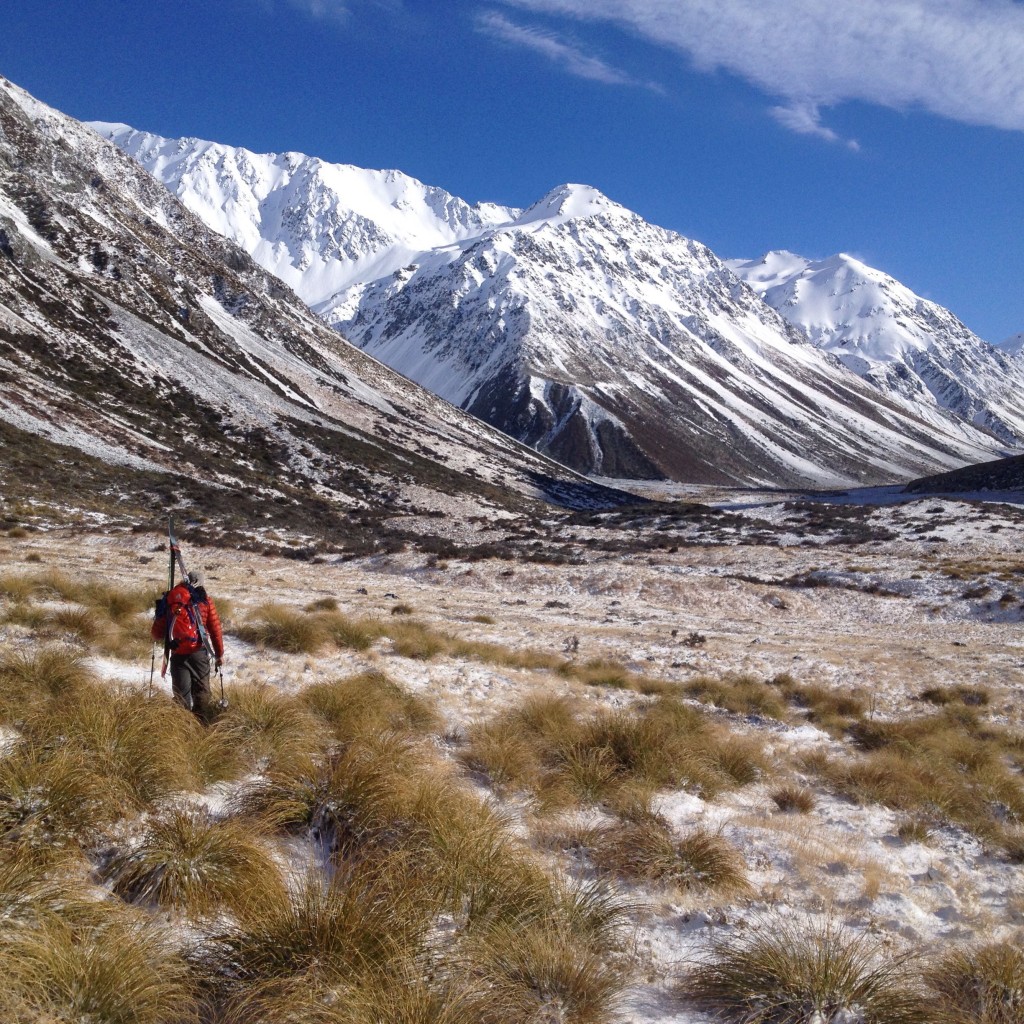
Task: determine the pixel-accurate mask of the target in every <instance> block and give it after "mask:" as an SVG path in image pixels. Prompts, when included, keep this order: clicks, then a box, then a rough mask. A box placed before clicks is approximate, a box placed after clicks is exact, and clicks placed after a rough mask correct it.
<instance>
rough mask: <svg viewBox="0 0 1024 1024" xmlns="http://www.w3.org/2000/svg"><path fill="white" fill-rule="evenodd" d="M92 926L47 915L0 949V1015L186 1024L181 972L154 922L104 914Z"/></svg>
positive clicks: (191, 1014) (186, 994) (190, 1009)
mask: <svg viewBox="0 0 1024 1024" xmlns="http://www.w3.org/2000/svg"><path fill="white" fill-rule="evenodd" d="M93 917H94V918H95V919H94V920H92V921H85V922H78V923H76V922H73V921H69V920H65V919H62V918H59V917H57V916H55V915H47V916H45V917H43V918H42V919H40V920H39V921H38V922H36V923H35V924H34V925H33V926H31V927H29V928H24V929H18V930H16V931H14V932H12V933H11V934H9V935H8V936H7V937H6V938H5V941H4V942H3V943H2V944H0V974H2V975H3V978H4V985H3V991H2V992H0V1012H2V1015H3V1019H4V1020H5V1021H10V1022H12V1024H22V1022H23V1024H29V1022H33V1024H36V1022H42V1021H55V1022H56V1021H87V1020H88V1021H103V1022H105V1024H190V1022H193V1021H196V1020H197V1019H198V1018H197V1016H196V1006H195V1003H194V1001H193V998H192V995H191V993H190V989H189V984H188V974H187V969H186V965H185V963H184V961H183V959H182V957H181V956H180V955H179V953H178V952H177V951H176V950H175V949H174V948H173V947H172V945H171V944H170V942H169V941H168V940H167V938H166V937H165V936H164V935H163V933H161V931H160V929H159V928H158V927H157V926H156V925H155V924H154V922H152V921H150V920H148V919H146V918H143V917H138V916H134V915H129V914H128V913H127V912H122V913H117V912H114V911H113V910H109V909H108V910H105V911H103V912H102V913H97V914H95V915H93Z"/></svg>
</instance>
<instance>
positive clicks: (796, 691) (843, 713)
mask: <svg viewBox="0 0 1024 1024" xmlns="http://www.w3.org/2000/svg"><path fill="white" fill-rule="evenodd" d="M772 685H773V686H775V687H777V688H778V690H779V692H780V693H781V695H782V696H783V697H784V698H785V699H786V700H787V701H788V702H789V703H790V704H791V705H792V706H793V707H794V708H797V709H798V710H800V711H803V712H804V713H805V714H806V715H807V720H808V721H809V722H811V723H812V724H813V725H816V726H818V728H820V729H824V730H825V731H826V732H828V733H830V734H831V735H833V736H836V737H838V736H842V735H843V733H844V732H845V731H846V730H847V729H848V728H849V727H850V726H851V725H852V724H853V723H854V722H856V721H857V720H859V719H860V718H861V717H862V716H863V715H864V713H865V712H866V711H867V704H866V703H865V701H864V699H863V697H862V696H861V695H860V694H859V693H856V692H853V693H851V692H849V691H845V690H835V689H831V688H830V687H827V686H822V685H821V684H820V683H807V684H801V683H798V682H797V681H796V680H795V679H794V678H793V677H792V676H791V675H790V674H789V673H787V672H784V673H782V674H781V675H778V676H776V677H775V678H774V679H773V680H772Z"/></svg>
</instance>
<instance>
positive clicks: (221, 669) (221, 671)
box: [217, 662, 228, 708]
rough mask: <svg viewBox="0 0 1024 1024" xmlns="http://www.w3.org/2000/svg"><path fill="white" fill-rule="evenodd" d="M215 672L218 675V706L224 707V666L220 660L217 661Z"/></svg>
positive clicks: (225, 702)
mask: <svg viewBox="0 0 1024 1024" xmlns="http://www.w3.org/2000/svg"><path fill="white" fill-rule="evenodd" d="M217 674H218V675H219V676H220V706H221V707H222V708H226V707H227V706H228V702H227V700H225V698H224V666H223V665H221V664H220V662H218V663H217Z"/></svg>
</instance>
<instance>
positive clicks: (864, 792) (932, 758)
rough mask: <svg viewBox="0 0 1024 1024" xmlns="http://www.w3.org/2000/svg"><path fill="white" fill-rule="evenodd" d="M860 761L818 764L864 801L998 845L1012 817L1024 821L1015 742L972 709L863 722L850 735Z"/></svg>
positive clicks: (951, 708) (831, 780)
mask: <svg viewBox="0 0 1024 1024" xmlns="http://www.w3.org/2000/svg"><path fill="white" fill-rule="evenodd" d="M850 733H851V737H852V739H853V741H854V743H855V744H856V745H857V747H859V748H860V750H862V751H863V753H862V754H861V755H860V756H854V757H851V758H848V759H844V760H832V761H830V760H827V759H826V760H823V761H821V762H820V763H817V764H816V765H815V767H816V769H817V771H818V772H819V774H820V775H821V776H822V777H823V778H824V779H825V780H826V781H827V782H828V783H830V784H831V785H832V786H833V787H834V788H835V789H837V790H838V791H839V792H841V793H843V794H844V795H846V796H849V797H851V798H852V799H855V800H857V801H859V802H861V803H872V802H875V803H882V804H885V805H887V806H889V807H892V808H894V809H896V810H901V811H905V812H907V813H908V814H910V815H921V814H923V815H926V816H928V817H930V818H933V819H935V818H939V819H945V820H947V821H951V822H954V823H956V824H958V825H962V826H963V827H965V828H967V829H969V830H971V831H973V832H975V833H976V834H977V835H978V836H980V837H981V838H983V839H987V840H990V841H992V842H993V843H994V844H995V845H1000V844H1002V843H1003V842H1004V840H1006V839H1008V838H1009V833H1008V832H1007V830H1006V828H1005V827H1004V825H1003V819H1005V818H1006V817H1007V816H1009V817H1010V819H1011V820H1014V821H1019V820H1021V819H1022V818H1024V786H1022V784H1021V780H1020V777H1019V774H1018V773H1017V771H1016V770H1014V768H1013V767H1012V764H1011V758H1012V751H1013V750H1015V744H1016V741H1015V739H1014V737H1012V736H1009V735H1008V734H1006V733H1004V732H1003V731H1001V730H999V729H996V728H993V727H990V726H987V725H986V724H985V723H984V722H983V721H982V720H981V719H980V718H979V716H978V714H977V712H976V711H975V710H974V709H973V708H969V707H963V706H960V705H951V706H948V707H946V708H944V709H943V710H942V711H941V712H939V713H938V714H934V715H925V716H918V717H913V718H906V719H900V720H897V721H869V720H865V719H861V720H860V721H859V722H858V723H856V725H855V726H853V727H852V728H851V730H850Z"/></svg>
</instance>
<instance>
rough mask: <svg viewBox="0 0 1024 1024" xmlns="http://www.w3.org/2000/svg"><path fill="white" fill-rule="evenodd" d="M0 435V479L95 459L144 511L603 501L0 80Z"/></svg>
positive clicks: (314, 510)
mask: <svg viewBox="0 0 1024 1024" xmlns="http://www.w3.org/2000/svg"><path fill="white" fill-rule="evenodd" d="M0 436H2V441H3V443H2V444H0V480H6V481H7V484H5V486H4V488H3V489H2V490H5V491H6V490H8V486H13V474H14V471H13V470H12V468H11V465H12V464H11V463H9V461H8V460H9V459H13V458H14V457H15V455H16V454H17V453H18V452H21V453H23V454H25V453H27V455H26V456H25V457H26V458H28V459H29V460H30V461H31V460H32V459H34V460H35V461H34V462H32V465H33V466H34V467H35V468H34V469H33V472H34V473H35V474H36V477H37V478H38V481H43V480H45V481H46V484H47V487H48V488H49V491H48V492H47V493H48V494H50V495H51V497H52V496H53V495H57V496H60V494H61V493H62V489H67V490H71V489H74V488H75V487H76V483H75V481H76V480H78V479H79V478H80V477H81V473H82V467H83V465H85V462H83V461H82V460H83V459H85V460H86V461H87V460H88V457H94V460H93V462H90V463H89V465H90V466H92V467H93V469H94V470H95V467H96V465H98V463H96V462H95V457H98V459H99V460H100V463H102V464H103V465H106V466H111V465H113V466H120V467H123V468H124V470H125V471H124V472H123V473H122V476H121V477H120V478H119V479H118V482H117V485H116V487H117V489H118V490H123V492H124V493H125V494H127V493H128V491H129V490H130V489H134V491H135V493H136V494H137V495H138V494H143V495H147V494H148V495H149V498H148V499H145V500H148V501H151V502H155V504H156V507H157V508H166V507H167V503H170V504H172V505H173V504H175V503H176V502H178V501H181V500H183V499H184V497H185V496H186V495H192V496H195V495H198V494H199V493H200V491H201V492H202V495H203V497H202V500H203V502H207V503H214V504H216V505H217V507H218V508H223V509H224V510H226V511H225V514H228V513H229V512H231V511H233V510H235V509H237V508H238V507H240V506H241V505H243V504H245V503H246V502H249V503H250V504H251V503H252V502H253V501H255V500H256V499H257V498H258V499H259V502H262V505H261V507H262V508H264V509H267V510H268V511H267V512H266V514H267V515H272V516H277V515H278V513H279V512H281V513H284V512H288V510H291V512H290V513H289V514H290V515H291V516H292V518H293V519H296V520H299V519H301V520H302V521H303V522H305V523H306V526H307V528H311V529H312V528H315V529H316V530H325V529H327V528H328V521H329V520H331V519H332V517H335V518H336V516H337V515H338V514H339V512H345V511H349V512H352V513H353V514H361V510H377V512H378V513H381V514H386V515H388V516H401V515H402V514H403V513H412V514H417V513H419V512H429V513H432V514H437V513H448V514H451V513H452V512H453V510H454V509H456V508H458V507H462V508H463V509H464V510H465V509H466V508H472V509H473V510H474V511H475V512H477V513H479V512H480V511H481V510H482V509H483V510H490V511H492V512H493V511H495V510H502V511H500V512H499V514H503V513H504V511H507V510H508V509H509V508H511V507H513V506H515V507H520V508H524V507H525V508H537V509H539V508H541V507H542V506H541V505H540V504H539V503H537V502H536V501H535V499H540V498H551V497H557V498H561V499H564V500H566V501H567V502H570V503H573V504H576V503H579V502H582V503H584V504H586V503H589V502H591V501H607V500H608V497H609V496H608V495H607V494H597V493H596V490H595V488H594V487H593V486H592V485H590V484H589V483H588V482H585V481H582V480H581V479H580V478H579V477H576V476H575V475H574V474H571V473H569V472H568V471H566V470H565V469H564V468H563V467H561V466H559V465H557V464H556V463H554V462H552V461H551V460H549V459H545V458H543V457H541V456H539V455H538V454H537V453H536V452H534V451H532V450H530V449H529V448H526V447H524V446H523V445H521V444H518V443H517V442H515V441H513V440H511V439H510V438H508V437H507V436H506V435H504V434H503V433H501V432H499V431H497V430H495V429H493V428H491V427H489V426H487V425H486V424H484V423H481V422H480V421H478V420H476V419H474V418H473V417H471V416H469V415H467V414H466V413H464V412H462V411H460V410H458V409H456V408H454V407H452V406H451V405H449V404H447V403H445V402H443V401H442V400H440V399H438V398H437V397H436V396H434V395H432V394H430V393H429V392H427V391H425V390H424V389H422V388H421V387H419V386H418V385H416V384H414V383H413V382H411V381H409V380H407V379H405V378H403V377H401V376H400V375H399V374H396V373H395V372H394V371H392V370H391V369H389V368H388V367H386V366H384V365H383V364H381V363H380V362H378V361H376V360H374V359H372V358H370V357H369V356H367V355H365V354H364V353H363V352H361V351H359V350H358V349H357V348H355V347H353V346H352V345H350V344H348V342H346V341H344V340H343V339H342V338H341V337H339V335H338V334H337V332H335V331H332V330H331V329H330V328H328V327H327V326H326V325H325V324H324V323H323V322H322V321H321V320H320V319H319V318H317V317H316V316H314V315H313V314H312V313H311V312H310V311H309V310H308V309H307V308H306V307H305V306H304V305H303V304H302V303H301V302H300V301H299V300H298V298H297V297H296V296H295V295H294V294H293V293H292V292H291V291H290V290H289V289H288V288H286V287H285V286H283V285H282V284H281V282H280V281H279V280H278V279H277V278H276V277H273V276H272V275H270V274H268V273H267V272H266V271H264V270H263V269H261V268H260V267H258V266H257V265H256V264H255V263H254V262H253V261H252V260H251V259H250V258H249V257H248V256H247V255H246V254H245V252H243V251H242V250H241V249H240V248H238V247H237V246H235V245H234V244H233V243H231V242H230V241H228V240H226V239H225V238H223V237H221V236H220V235H219V234H217V233H215V232H213V231H211V230H210V229H209V228H208V227H206V225H205V224H203V223H202V221H201V220H200V219H199V218H197V217H195V216H194V215H192V214H191V213H189V211H187V210H186V209H185V208H184V207H183V206H182V205H181V204H180V203H179V202H178V200H177V199H175V198H174V197H173V196H172V195H171V194H170V193H169V192H168V191H167V189H165V188H164V187H163V186H162V185H160V184H158V183H157V182H156V181H154V180H153V178H152V177H150V176H149V175H148V174H146V173H145V172H144V171H143V170H142V169H141V168H140V167H139V166H138V165H137V164H136V163H135V162H134V161H132V160H130V159H129V158H128V157H126V156H125V155H124V154H123V153H121V152H120V151H119V150H118V149H117V148H116V147H115V146H113V145H111V144H110V143H109V142H107V141H105V140H103V139H101V138H99V137H98V136H97V135H96V133H95V132H93V131H91V130H89V129H87V128H86V127H84V126H83V125H81V124H80V123H79V122H77V121H74V120H72V119H71V118H69V117H66V116H64V115H63V114H60V113H58V112H57V111H55V110H52V109H51V108H49V107H47V106H45V105H44V104H42V103H39V102H38V101H36V100H35V99H33V98H32V97H31V96H29V95H28V94H27V93H26V92H24V91H23V90H21V89H19V88H18V87H16V86H14V85H12V84H11V83H10V82H8V81H6V80H5V79H2V78H0ZM33 437H34V438H35V439H36V440H35V442H34V443H30V441H29V440H27V439H31V438H33ZM72 449H73V450H72ZM19 457H20V456H19ZM128 471H130V472H128ZM90 472H93V471H92V470H90ZM96 472H99V471H98V470H96ZM9 474H11V475H9ZM22 475H23V474H18V476H19V478H18V481H17V482H18V486H19V487H21V486H23V485H24V484H25V481H24V480H23V479H21V476H22ZM100 475H103V474H100ZM95 476H96V473H93V477H94V478H95ZM104 479H109V475H107V476H104ZM200 485H201V486H200ZM619 497H620V498H621V497H623V496H619ZM82 498H83V495H82V493H77V494H76V499H77V500H82ZM112 500H113V499H112ZM612 500H614V499H612ZM259 502H258V503H259ZM135 507H138V506H135ZM262 514H263V513H261V515H262ZM311 523H315V524H316V525H315V527H311V526H310V524H311ZM351 529H352V531H355V525H352V527H351Z"/></svg>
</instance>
